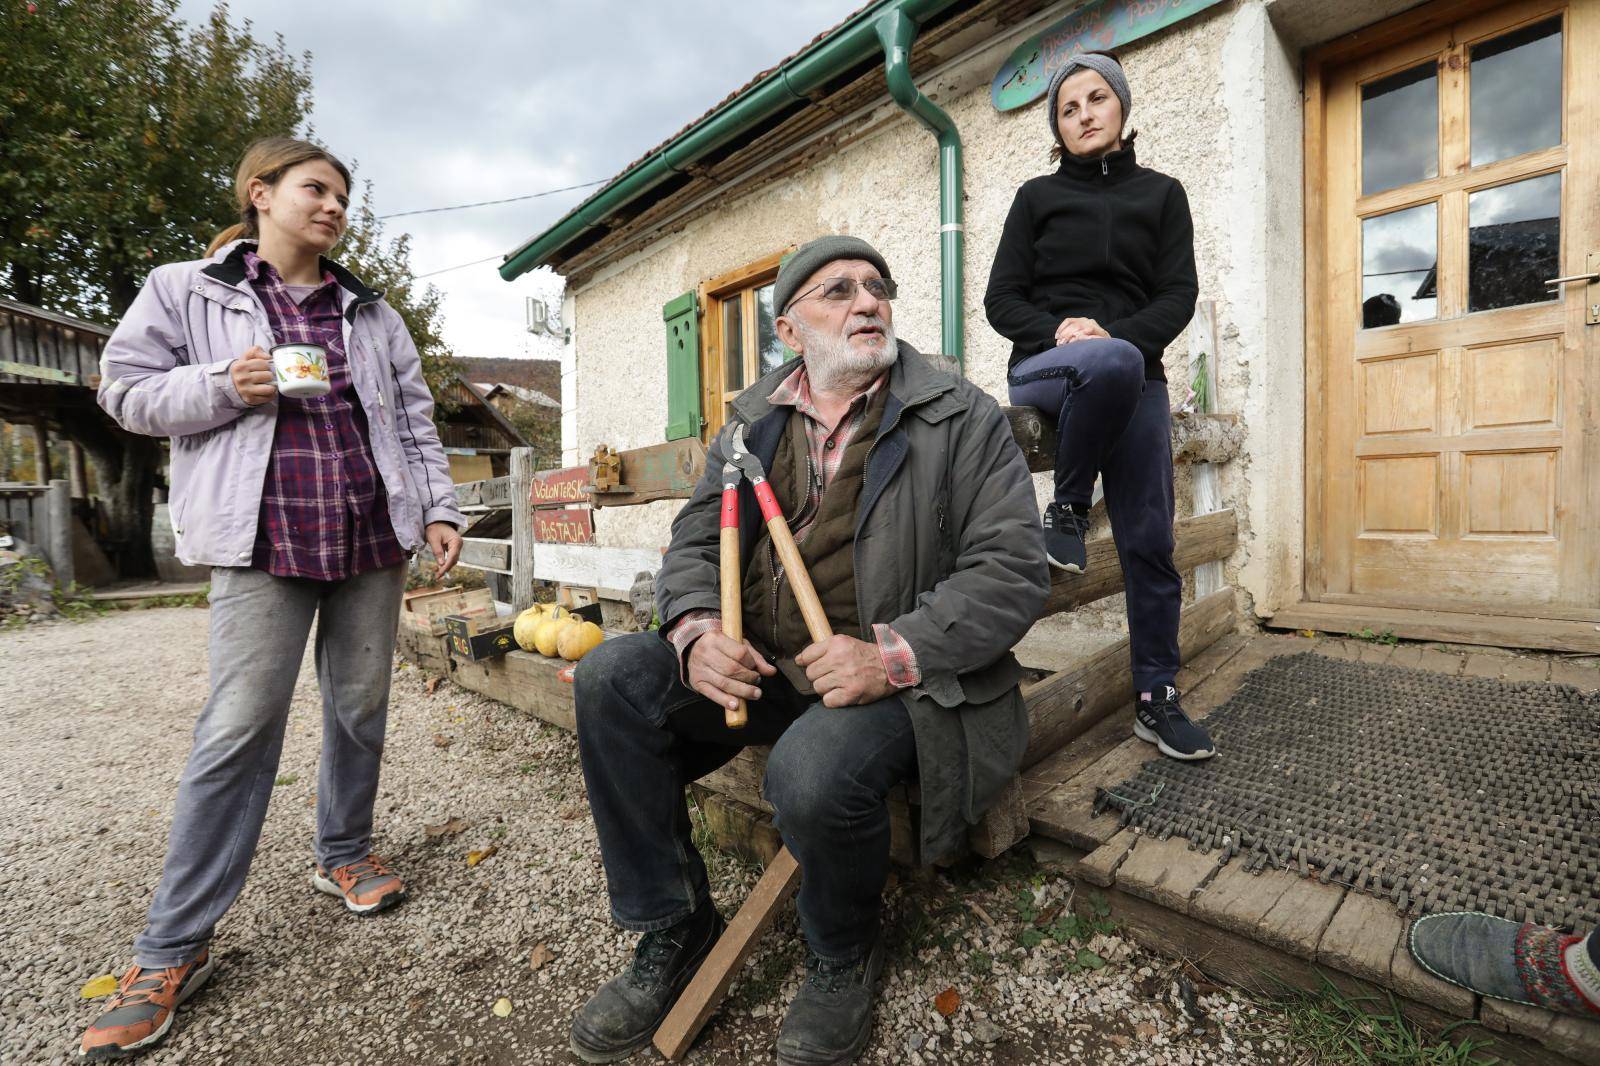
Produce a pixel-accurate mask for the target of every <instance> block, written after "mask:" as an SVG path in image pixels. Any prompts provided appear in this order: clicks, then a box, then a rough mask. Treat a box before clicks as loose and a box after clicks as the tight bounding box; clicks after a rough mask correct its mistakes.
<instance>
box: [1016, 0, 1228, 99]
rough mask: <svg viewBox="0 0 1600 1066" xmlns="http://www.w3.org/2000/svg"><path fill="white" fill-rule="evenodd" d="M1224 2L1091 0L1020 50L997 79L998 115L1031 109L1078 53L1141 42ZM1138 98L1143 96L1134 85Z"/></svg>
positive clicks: (1023, 43) (1024, 43)
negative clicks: (1060, 69)
mask: <svg viewBox="0 0 1600 1066" xmlns="http://www.w3.org/2000/svg"><path fill="white" fill-rule="evenodd" d="M1219 2H1220V0H1089V3H1086V4H1084V5H1083V6H1082V7H1080V8H1078V9H1077V10H1076V11H1073V12H1072V13H1071V14H1069V15H1067V16H1066V17H1065V18H1063V19H1062V20H1061V21H1059V22H1057V23H1055V24H1054V25H1052V26H1050V27H1049V28H1048V29H1046V30H1044V32H1042V33H1039V34H1036V35H1034V36H1033V37H1030V38H1028V39H1027V40H1026V41H1023V42H1022V44H1020V45H1018V46H1017V49H1016V51H1014V52H1012V53H1011V56H1010V57H1009V58H1008V59H1007V60H1006V61H1005V63H1003V64H1001V67H1000V71H999V73H997V74H996V75H995V76H994V84H993V85H992V86H991V87H990V90H989V95H990V98H991V99H992V100H993V101H994V106H995V110H997V111H1014V110H1016V109H1017V108H1019V107H1026V106H1027V105H1028V104H1031V103H1033V102H1034V101H1035V100H1037V99H1039V97H1041V96H1043V95H1044V91H1045V89H1047V88H1049V86H1050V75H1051V74H1053V73H1054V72H1055V70H1056V68H1058V67H1060V66H1061V64H1063V63H1065V62H1066V61H1067V60H1068V59H1069V58H1070V57H1072V56H1073V55H1075V54H1077V53H1078V52H1097V51H1106V50H1109V49H1112V48H1116V47H1117V46H1118V45H1124V44H1127V43H1128V42H1129V41H1137V40H1138V39H1139V38H1141V37H1146V36H1148V35H1150V34H1152V33H1155V32H1156V31H1157V30H1164V29H1166V28H1167V27H1168V26H1171V25H1172V24H1173V23H1175V22H1182V21H1183V20H1184V19H1186V18H1188V17H1189V16H1190V15H1194V14H1198V13H1199V12H1201V11H1204V10H1205V9H1206V8H1208V7H1212V6H1214V5H1216V4H1217V3H1219ZM1134 95H1135V96H1137V95H1138V90H1137V87H1135V91H1134Z"/></svg>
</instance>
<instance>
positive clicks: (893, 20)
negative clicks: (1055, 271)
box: [877, 7, 966, 370]
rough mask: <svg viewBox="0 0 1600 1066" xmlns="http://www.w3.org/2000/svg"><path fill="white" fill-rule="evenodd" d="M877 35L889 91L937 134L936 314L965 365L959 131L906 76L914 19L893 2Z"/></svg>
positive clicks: (944, 341)
mask: <svg viewBox="0 0 1600 1066" xmlns="http://www.w3.org/2000/svg"><path fill="white" fill-rule="evenodd" d="M877 30H878V39H879V40H880V41H882V42H883V57H884V64H885V69H884V74H885V76H886V77H887V79H888V82H889V95H890V96H892V97H894V102H895V103H897V104H899V105H900V107H901V108H902V109H903V110H905V111H907V112H909V113H910V114H911V115H912V117H914V118H915V119H916V120H917V121H918V122H920V123H922V124H923V125H924V126H926V127H928V129H929V130H931V131H933V134H934V136H936V137H937V138H938V139H939V289H940V292H939V317H940V343H941V345H942V347H941V349H940V350H941V351H943V352H944V354H945V355H948V356H950V358H952V359H954V360H955V361H956V363H957V365H959V366H961V367H962V369H963V370H965V368H966V354H965V353H966V341H965V323H964V321H963V313H962V309H963V306H964V305H965V302H966V301H965V299H964V296H963V292H962V287H961V286H962V267H961V260H962V248H963V246H964V245H965V243H966V232H965V231H966V227H965V226H964V225H963V224H962V221H961V186H962V170H961V133H960V131H958V130H957V129H956V124H955V122H954V121H953V120H952V119H951V118H950V116H949V115H947V114H946V113H945V112H944V110H943V109H942V108H940V107H939V105H938V104H936V103H934V102H933V101H932V100H929V99H928V98H927V97H926V96H923V95H922V92H921V91H920V90H919V89H918V88H917V87H916V85H915V83H913V82H912V80H911V42H912V40H913V39H914V38H915V37H916V35H917V23H916V22H915V21H914V20H913V19H912V18H911V17H910V16H909V15H907V14H906V12H905V10H904V9H903V8H900V7H895V8H893V9H891V10H889V11H886V12H884V13H883V14H882V15H880V16H878V21H877Z"/></svg>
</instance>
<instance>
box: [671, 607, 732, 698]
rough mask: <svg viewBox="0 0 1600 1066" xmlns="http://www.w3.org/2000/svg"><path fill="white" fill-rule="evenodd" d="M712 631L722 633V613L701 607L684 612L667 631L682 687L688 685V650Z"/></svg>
mask: <svg viewBox="0 0 1600 1066" xmlns="http://www.w3.org/2000/svg"><path fill="white" fill-rule="evenodd" d="M713 630H715V631H717V632H721V631H722V612H721V611H713V610H711V609H710V608H706V607H702V608H700V609H699V610H695V611H685V612H684V613H683V615H682V617H680V618H679V619H678V620H677V621H676V622H674V623H672V628H671V629H669V630H667V640H668V642H670V643H671V644H672V647H673V650H675V651H676V652H677V653H678V676H679V678H680V679H681V680H682V681H683V684H684V687H688V684H689V649H690V647H692V646H693V645H694V642H695V641H697V640H699V639H700V638H701V637H703V636H705V635H706V634H707V633H710V632H712V631H713Z"/></svg>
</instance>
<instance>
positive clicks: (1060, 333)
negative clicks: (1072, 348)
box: [1056, 318, 1111, 344]
mask: <svg viewBox="0 0 1600 1066" xmlns="http://www.w3.org/2000/svg"><path fill="white" fill-rule="evenodd" d="M1110 336H1111V334H1109V333H1107V332H1106V331H1105V330H1103V329H1101V328H1100V323H1098V322H1096V321H1095V320H1094V319H1092V318H1063V319H1062V320H1061V325H1059V326H1057V327H1056V343H1057V344H1071V343H1072V342H1073V341H1082V340H1088V339H1090V338H1091V337H1110Z"/></svg>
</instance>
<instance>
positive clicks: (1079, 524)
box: [1044, 503, 1089, 574]
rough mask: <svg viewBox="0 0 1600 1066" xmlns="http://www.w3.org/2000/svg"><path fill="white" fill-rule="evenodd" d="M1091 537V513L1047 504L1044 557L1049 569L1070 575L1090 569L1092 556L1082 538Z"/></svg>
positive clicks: (1062, 504)
mask: <svg viewBox="0 0 1600 1066" xmlns="http://www.w3.org/2000/svg"><path fill="white" fill-rule="evenodd" d="M1088 534H1089V512H1088V509H1087V508H1085V509H1084V510H1083V512H1082V513H1081V514H1080V513H1079V511H1078V509H1077V508H1075V507H1074V506H1073V505H1071V504H1067V503H1052V504H1048V505H1047V506H1046V507H1045V509H1044V553H1045V555H1046V556H1047V557H1048V558H1049V560H1050V565H1051V566H1054V567H1056V568H1057V569H1060V570H1065V571H1066V572H1067V573H1069V574H1081V573H1084V572H1085V571H1087V570H1088V569H1089V552H1088V549H1087V548H1085V547H1084V543H1083V538H1084V537H1086V536H1088Z"/></svg>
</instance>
